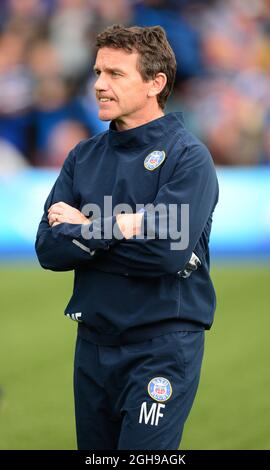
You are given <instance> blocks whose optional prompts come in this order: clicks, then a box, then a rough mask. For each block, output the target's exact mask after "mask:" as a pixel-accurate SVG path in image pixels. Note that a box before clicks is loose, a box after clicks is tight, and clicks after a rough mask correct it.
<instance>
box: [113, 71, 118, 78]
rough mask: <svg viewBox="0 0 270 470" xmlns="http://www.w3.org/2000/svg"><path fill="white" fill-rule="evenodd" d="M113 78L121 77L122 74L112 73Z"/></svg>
mask: <svg viewBox="0 0 270 470" xmlns="http://www.w3.org/2000/svg"><path fill="white" fill-rule="evenodd" d="M112 76H113V77H120V73H118V72H112Z"/></svg>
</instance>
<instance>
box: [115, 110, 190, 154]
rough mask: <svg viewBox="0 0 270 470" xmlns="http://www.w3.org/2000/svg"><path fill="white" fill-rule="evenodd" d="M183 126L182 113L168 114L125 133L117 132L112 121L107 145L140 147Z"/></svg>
mask: <svg viewBox="0 0 270 470" xmlns="http://www.w3.org/2000/svg"><path fill="white" fill-rule="evenodd" d="M183 126H184V117H183V113H181V112H177V113H169V114H166V115H165V116H162V117H161V118H158V119H154V120H153V121H150V122H148V123H147V124H143V125H142V126H139V127H134V128H133V129H128V130H127V131H117V130H116V127H115V123H114V121H111V123H110V127H109V143H110V145H113V146H120V147H129V148H130V147H141V146H143V145H147V144H149V143H151V142H152V143H153V142H156V141H157V140H159V139H160V138H161V137H164V136H165V135H168V134H172V133H173V132H175V131H176V130H177V129H179V127H183Z"/></svg>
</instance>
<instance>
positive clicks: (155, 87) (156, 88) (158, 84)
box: [147, 72, 167, 98]
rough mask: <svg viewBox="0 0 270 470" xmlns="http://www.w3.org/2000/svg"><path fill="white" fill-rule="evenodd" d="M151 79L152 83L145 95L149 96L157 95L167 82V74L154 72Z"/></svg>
mask: <svg viewBox="0 0 270 470" xmlns="http://www.w3.org/2000/svg"><path fill="white" fill-rule="evenodd" d="M151 81H152V84H151V86H150V88H149V90H148V93H147V96H148V97H149V98H150V97H152V96H157V95H159V93H161V91H162V90H163V88H164V87H165V85H166V83H167V76H166V75H165V73H162V72H159V73H157V74H156V76H155V78H154V79H153V80H151Z"/></svg>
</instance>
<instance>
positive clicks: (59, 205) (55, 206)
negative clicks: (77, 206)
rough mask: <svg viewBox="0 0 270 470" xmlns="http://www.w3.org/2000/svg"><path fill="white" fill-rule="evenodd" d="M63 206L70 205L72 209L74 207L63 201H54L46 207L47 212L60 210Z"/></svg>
mask: <svg viewBox="0 0 270 470" xmlns="http://www.w3.org/2000/svg"><path fill="white" fill-rule="evenodd" d="M65 207H71V208H72V209H74V207H72V206H70V205H69V204H66V203H65V202H62V201H60V202H56V203H55V204H52V205H51V207H49V209H48V212H51V211H55V210H57V211H58V210H61V209H63V208H65Z"/></svg>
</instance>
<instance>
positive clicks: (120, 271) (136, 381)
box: [36, 113, 218, 449]
mask: <svg viewBox="0 0 270 470" xmlns="http://www.w3.org/2000/svg"><path fill="white" fill-rule="evenodd" d="M164 157H165V158H164ZM159 163H160V164H159ZM105 196H107V197H108V196H111V197H112V209H113V208H115V206H116V205H118V204H129V206H131V208H132V210H133V212H136V211H137V210H138V205H141V206H146V205H147V204H153V205H154V206H155V207H156V206H157V205H159V204H164V205H165V206H167V207H168V205H170V204H175V205H176V207H177V216H178V217H177V218H178V220H177V222H178V229H179V230H180V229H181V226H182V222H183V221H182V220H181V215H182V212H181V204H188V205H189V243H188V246H187V247H186V248H185V249H183V250H171V243H172V242H174V243H175V242H177V240H175V239H173V240H172V239H171V238H170V237H169V238H163V239H160V238H158V237H157V230H158V227H159V220H160V219H161V218H162V217H164V215H160V214H159V213H153V212H151V210H150V209H149V206H148V208H147V206H146V208H145V212H144V216H143V217H144V222H145V230H147V228H148V227H150V229H151V234H152V238H148V237H147V236H146V231H145V232H144V233H143V236H142V238H141V239H136V238H134V237H133V238H132V239H129V240H123V239H122V240H119V235H120V232H119V228H118V225H117V223H116V217H115V216H114V215H113V214H112V213H110V212H109V211H108V208H106V209H105V208H104V197H105ZM217 198H218V183H217V178H216V173H215V169H214V165H213V162H212V158H211V156H210V154H209V152H208V150H207V148H206V147H205V146H204V145H203V144H202V143H201V142H200V141H199V140H198V139H196V138H195V137H194V136H193V135H192V134H191V133H190V132H188V131H187V130H186V128H185V126H184V122H183V117H182V114H181V113H171V114H168V115H166V116H164V117H162V118H159V119H156V120H154V121H151V122H149V123H148V124H145V125H143V126H140V127H137V128H135V129H130V130H127V131H122V132H118V131H116V130H115V127H114V124H113V122H112V123H111V125H110V129H109V130H108V131H107V132H104V133H102V134H99V135H97V136H95V137H93V138H91V139H89V140H87V141H83V142H80V143H79V144H78V145H77V146H76V147H75V148H74V149H73V150H72V151H71V152H70V154H69V155H68V158H67V159H66V161H65V163H64V166H63V168H62V170H61V173H60V175H59V177H58V179H57V181H56V183H55V185H54V186H53V188H52V191H51V193H50V195H49V197H48V199H47V201H46V204H45V209H44V215H43V217H42V220H41V222H40V225H39V229H38V234H37V240H36V251H37V255H38V258H39V261H40V263H41V265H42V266H43V267H44V268H45V269H51V270H55V271H65V270H74V271H75V278H74V291H73V295H72V297H71V299H70V301H69V303H68V305H67V307H66V310H65V313H66V315H68V316H69V317H70V318H72V319H74V320H78V321H79V324H78V337H77V343H76V353H75V368H74V391H75V411H76V427H77V440H78V448H79V449H177V447H178V444H179V441H180V439H181V435H182V430H183V426H184V422H185V420H186V418H187V416H188V413H189V411H190V409H191V406H192V403H193V400H194V397H195V394H196V390H197V386H198V382H199V375H200V367H201V361H202V356H203V343H204V329H209V328H210V327H211V324H212V322H213V315H214V310H215V293H214V289H213V286H212V282H211V279H210V276H209V250H208V242H209V236H210V230H211V222H212V213H213V210H214V207H215V205H216V202H217ZM60 201H63V202H66V203H67V204H70V205H71V206H74V207H76V208H78V209H79V210H83V208H84V207H85V206H86V205H87V204H96V205H97V206H96V207H99V208H100V210H101V213H100V216H99V217H97V216H96V215H95V214H93V217H92V219H93V222H92V223H91V224H90V225H86V226H83V233H82V226H81V225H74V224H68V223H63V224H59V225H57V226H55V227H53V228H51V227H50V226H49V224H48V219H47V211H48V208H49V207H50V206H51V205H52V204H53V203H55V202H60ZM89 215H90V216H91V215H92V214H89ZM165 217H166V216H165ZM110 226H112V228H113V234H112V235H108V234H107V232H108V231H107V229H108V227H110ZM97 235H100V236H99V237H97ZM179 238H180V235H179ZM192 253H195V254H196V255H197V256H198V258H199V259H200V262H201V264H200V266H199V267H198V268H197V270H195V271H194V272H192V274H191V275H190V277H187V278H184V277H181V275H179V272H181V271H183V270H184V268H185V267H186V265H187V263H188V261H189V260H190V257H191V255H192ZM115 346H118V347H115Z"/></svg>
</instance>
